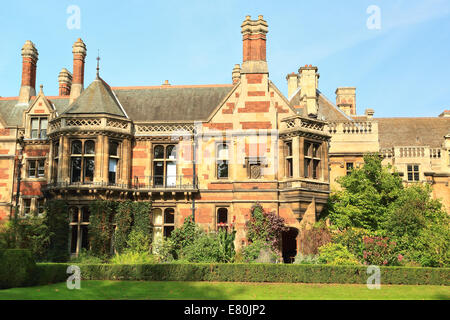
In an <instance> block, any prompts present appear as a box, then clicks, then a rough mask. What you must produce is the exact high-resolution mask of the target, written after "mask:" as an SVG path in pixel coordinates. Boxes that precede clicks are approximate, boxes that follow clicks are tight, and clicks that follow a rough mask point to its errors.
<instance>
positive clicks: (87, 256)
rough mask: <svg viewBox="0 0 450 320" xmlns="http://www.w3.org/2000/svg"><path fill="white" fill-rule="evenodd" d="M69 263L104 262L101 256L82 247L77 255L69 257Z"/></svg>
mask: <svg viewBox="0 0 450 320" xmlns="http://www.w3.org/2000/svg"><path fill="white" fill-rule="evenodd" d="M70 262H71V263H81V264H95V263H103V262H105V261H104V260H102V259H101V258H99V257H97V256H95V255H94V254H93V253H92V252H91V251H88V250H86V249H84V248H82V249H81V251H80V252H79V253H78V257H74V258H72V259H70Z"/></svg>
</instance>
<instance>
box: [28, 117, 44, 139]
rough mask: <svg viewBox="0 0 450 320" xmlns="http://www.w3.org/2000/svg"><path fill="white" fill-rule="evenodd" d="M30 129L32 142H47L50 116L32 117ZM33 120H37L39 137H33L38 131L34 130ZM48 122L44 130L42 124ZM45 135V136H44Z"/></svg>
mask: <svg viewBox="0 0 450 320" xmlns="http://www.w3.org/2000/svg"><path fill="white" fill-rule="evenodd" d="M29 117H30V120H29V121H30V128H29V137H30V139H32V140H46V139H48V137H47V131H48V122H49V121H48V116H36V115H30V116H29ZM33 120H37V124H38V128H37V135H36V137H33V132H35V131H36V129H33ZM44 121H45V122H46V127H45V129H43V128H42V127H43V126H42V124H43V122H44ZM42 133H44V134H42Z"/></svg>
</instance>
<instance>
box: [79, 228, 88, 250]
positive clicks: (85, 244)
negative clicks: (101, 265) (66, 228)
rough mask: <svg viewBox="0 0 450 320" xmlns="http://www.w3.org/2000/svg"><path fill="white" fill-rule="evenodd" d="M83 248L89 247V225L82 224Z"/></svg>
mask: <svg viewBox="0 0 450 320" xmlns="http://www.w3.org/2000/svg"><path fill="white" fill-rule="evenodd" d="M80 228H81V248H84V249H89V237H88V226H81V227H80Z"/></svg>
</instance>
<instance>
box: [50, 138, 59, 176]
mask: <svg viewBox="0 0 450 320" xmlns="http://www.w3.org/2000/svg"><path fill="white" fill-rule="evenodd" d="M52 148H53V159H52V161H53V165H52V172H51V180H52V181H54V182H56V181H58V169H59V157H60V155H59V141H55V142H53V143H52Z"/></svg>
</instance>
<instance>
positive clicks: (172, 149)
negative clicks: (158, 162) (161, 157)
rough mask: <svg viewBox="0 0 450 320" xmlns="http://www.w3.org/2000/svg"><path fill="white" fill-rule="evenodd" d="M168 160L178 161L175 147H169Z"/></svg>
mask: <svg viewBox="0 0 450 320" xmlns="http://www.w3.org/2000/svg"><path fill="white" fill-rule="evenodd" d="M166 158H167V159H176V158H177V149H176V147H175V146H168V147H167V149H166Z"/></svg>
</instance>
